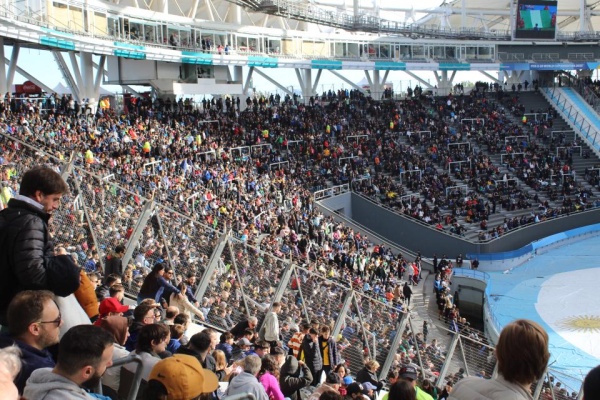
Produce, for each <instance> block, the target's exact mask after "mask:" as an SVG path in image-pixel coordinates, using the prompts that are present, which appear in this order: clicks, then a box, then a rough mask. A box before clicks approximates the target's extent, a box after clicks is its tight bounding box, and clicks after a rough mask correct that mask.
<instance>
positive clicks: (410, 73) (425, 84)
mask: <svg viewBox="0 0 600 400" xmlns="http://www.w3.org/2000/svg"><path fill="white" fill-rule="evenodd" d="M404 73H405V74H407V75H409V76H410V77H411V78H414V79H416V80H418V81H419V82H421V83H422V84H423V85H424V86H425V87H426V88H428V89H433V86H431V84H430V83H429V82H427V81H426V80H424V79H422V78H421V77H419V76H417V75H415V74H413V73H412V72H410V71H404Z"/></svg>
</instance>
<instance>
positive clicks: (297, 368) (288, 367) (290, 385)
mask: <svg viewBox="0 0 600 400" xmlns="http://www.w3.org/2000/svg"><path fill="white" fill-rule="evenodd" d="M300 372H302V377H301V376H300ZM312 380H313V376H312V373H311V372H310V369H309V368H308V367H307V366H306V364H305V363H304V361H298V359H297V358H296V357H294V356H287V357H286V358H285V362H284V363H283V366H282V367H281V372H280V374H279V385H280V387H281V393H283V395H284V396H285V397H289V398H290V399H291V400H300V399H301V398H302V396H301V395H300V389H302V388H305V387H308V386H310V384H311V383H312Z"/></svg>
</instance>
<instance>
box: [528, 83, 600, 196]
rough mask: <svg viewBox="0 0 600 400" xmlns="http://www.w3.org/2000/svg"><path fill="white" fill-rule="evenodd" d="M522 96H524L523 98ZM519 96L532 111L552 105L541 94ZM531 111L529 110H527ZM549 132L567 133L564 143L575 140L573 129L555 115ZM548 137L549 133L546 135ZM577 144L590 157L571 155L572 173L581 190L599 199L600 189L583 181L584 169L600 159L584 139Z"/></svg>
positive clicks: (592, 165)
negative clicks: (583, 189) (589, 192)
mask: <svg viewBox="0 0 600 400" xmlns="http://www.w3.org/2000/svg"><path fill="white" fill-rule="evenodd" d="M523 95H524V96H523ZM523 95H522V96H521V102H522V103H524V104H527V105H528V106H530V107H531V108H533V109H534V110H538V109H543V110H547V109H548V108H549V107H551V106H552V105H551V104H550V103H549V102H548V101H547V100H546V98H544V96H543V95H542V94H541V93H538V92H524V93H523ZM528 111H531V110H528ZM550 131H569V132H567V133H566V134H565V143H566V144H568V143H573V141H574V140H575V135H576V134H575V132H573V129H572V128H571V127H570V126H569V124H567V122H566V121H565V120H564V119H563V118H562V117H561V116H560V115H557V116H556V117H555V118H554V119H553V126H552V129H550ZM548 136H550V132H549V133H548ZM578 141H579V144H580V145H581V147H582V151H583V152H586V151H587V152H588V153H589V155H590V157H589V158H587V159H585V158H583V157H582V156H580V155H579V154H578V153H577V154H574V155H573V166H572V167H573V171H575V173H576V174H577V175H576V177H577V183H578V184H579V185H581V186H582V187H583V188H585V189H588V190H590V191H591V192H592V193H593V194H594V197H600V189H599V188H598V187H594V186H593V185H591V184H590V183H588V182H587V181H586V180H585V179H584V176H585V169H586V168H592V167H594V166H597V165H600V158H599V157H598V156H597V155H596V154H595V153H594V151H593V150H592V148H591V147H590V146H589V145H588V144H587V143H586V141H585V140H584V139H582V138H581V137H579V138H578ZM554 151H556V150H554Z"/></svg>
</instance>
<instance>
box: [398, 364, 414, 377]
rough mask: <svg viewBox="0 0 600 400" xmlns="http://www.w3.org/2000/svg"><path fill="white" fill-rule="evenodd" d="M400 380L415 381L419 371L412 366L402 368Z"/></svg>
mask: <svg viewBox="0 0 600 400" xmlns="http://www.w3.org/2000/svg"><path fill="white" fill-rule="evenodd" d="M400 378H405V379H412V380H413V381H414V380H416V379H417V370H416V369H415V368H414V367H411V366H410V365H409V366H406V367H402V368H401V369H400Z"/></svg>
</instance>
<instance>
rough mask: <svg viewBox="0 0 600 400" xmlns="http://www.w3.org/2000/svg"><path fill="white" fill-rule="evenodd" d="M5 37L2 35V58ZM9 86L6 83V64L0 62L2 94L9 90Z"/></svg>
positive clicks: (0, 48) (0, 87)
mask: <svg viewBox="0 0 600 400" xmlns="http://www.w3.org/2000/svg"><path fill="white" fill-rule="evenodd" d="M4 59H5V57H4V38H3V37H0V60H4ZM8 91H9V88H8V86H7V85H6V64H4V63H3V62H0V95H2V96H4V93H6V92H8Z"/></svg>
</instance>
